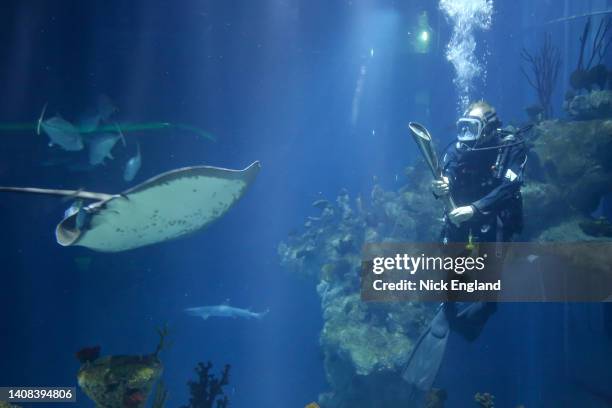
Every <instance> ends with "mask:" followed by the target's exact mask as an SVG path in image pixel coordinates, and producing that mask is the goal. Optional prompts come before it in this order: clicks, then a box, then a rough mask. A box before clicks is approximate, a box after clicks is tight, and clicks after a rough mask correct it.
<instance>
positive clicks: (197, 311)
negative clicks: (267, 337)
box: [185, 304, 269, 320]
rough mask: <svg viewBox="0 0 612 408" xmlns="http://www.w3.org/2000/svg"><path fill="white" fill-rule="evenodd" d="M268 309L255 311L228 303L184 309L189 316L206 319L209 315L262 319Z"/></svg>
mask: <svg viewBox="0 0 612 408" xmlns="http://www.w3.org/2000/svg"><path fill="white" fill-rule="evenodd" d="M268 312H269V310H266V311H263V312H260V313H257V312H252V311H250V310H248V309H241V308H238V307H233V306H230V305H228V304H222V305H217V306H199V307H190V308H187V309H185V313H187V314H188V315H189V316H195V317H201V318H202V319H204V320H206V319H208V318H209V317H232V318H234V319H235V318H238V317H240V318H243V319H257V320H261V319H263V318H264V317H265V316H266V315H267V314H268Z"/></svg>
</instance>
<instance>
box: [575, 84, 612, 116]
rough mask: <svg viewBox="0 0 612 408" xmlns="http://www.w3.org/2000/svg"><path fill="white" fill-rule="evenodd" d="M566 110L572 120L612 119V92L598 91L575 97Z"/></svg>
mask: <svg viewBox="0 0 612 408" xmlns="http://www.w3.org/2000/svg"><path fill="white" fill-rule="evenodd" d="M564 108H565V110H566V111H567V113H568V115H570V117H571V118H572V119H576V120H588V119H605V118H610V117H612V91H610V90H597V91H591V92H589V93H585V94H580V95H576V96H573V97H572V98H570V99H569V100H567V101H565V103H564Z"/></svg>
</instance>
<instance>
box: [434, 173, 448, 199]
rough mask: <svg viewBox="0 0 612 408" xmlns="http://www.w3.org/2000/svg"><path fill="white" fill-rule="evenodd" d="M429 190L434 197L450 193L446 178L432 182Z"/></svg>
mask: <svg viewBox="0 0 612 408" xmlns="http://www.w3.org/2000/svg"><path fill="white" fill-rule="evenodd" d="M431 190H432V191H433V193H434V195H435V196H436V197H440V196H444V195H447V194H448V193H449V191H450V188H449V186H448V177H446V176H442V179H441V180H434V181H433V182H432V183H431Z"/></svg>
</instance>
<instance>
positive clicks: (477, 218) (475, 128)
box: [402, 101, 528, 393]
mask: <svg viewBox="0 0 612 408" xmlns="http://www.w3.org/2000/svg"><path fill="white" fill-rule="evenodd" d="M500 126H501V121H500V120H499V118H498V117H497V114H496V112H495V109H494V108H493V107H492V106H491V105H489V104H488V103H487V102H484V101H479V102H475V103H472V104H471V105H470V106H469V107H468V109H467V110H466V111H465V113H464V115H463V117H461V118H460V119H459V120H458V121H457V131H458V133H457V140H456V141H455V142H453V143H452V144H451V145H449V146H448V148H447V149H446V152H445V154H444V156H443V158H442V161H441V171H442V178H441V179H438V180H435V181H434V182H433V184H432V190H433V194H434V196H435V197H436V198H447V199H451V198H452V199H451V200H450V202H453V203H454V209H452V210H451V211H449V212H448V214H446V215H445V219H444V227H443V230H442V234H441V235H442V236H441V239H442V242H443V243H444V244H447V243H468V244H469V245H472V243H474V242H483V243H498V242H508V241H511V240H512V237H513V236H514V235H515V234H517V233H519V232H521V229H522V215H523V214H522V213H523V211H522V197H521V191H520V188H521V185H522V183H523V172H524V168H525V163H526V161H527V147H526V145H525V142H524V140H523V139H522V138H521V137H520V134H521V133H522V132H524V131H525V130H527V129H528V128H525V129H521V130H520V131H518V132H513V131H511V130H503V129H500ZM501 261H503V257H500V262H501ZM496 309H497V306H496V303H494V302H482V301H481V302H474V303H456V302H452V301H447V302H445V303H443V304H442V305H441V306H440V308H439V309H438V312H437V313H436V316H435V317H434V318H433V320H432V322H431V323H430V325H429V327H428V328H427V329H426V330H425V332H424V333H423V334H422V335H421V337H420V338H419V340H418V342H417V343H416V344H415V346H414V349H413V351H412V354H411V356H410V357H409V359H408V362H407V364H406V366H405V369H404V372H403V375H402V376H403V378H404V380H406V381H407V382H408V383H409V384H410V385H411V386H412V387H413V391H420V392H422V393H426V392H427V391H429V390H430V389H431V387H432V385H433V382H434V380H435V377H436V375H437V373H438V369H439V367H440V365H441V363H442V359H443V357H444V351H445V349H446V343H447V340H448V335H449V333H450V331H451V330H452V331H454V332H457V333H459V334H460V335H462V336H463V337H464V338H466V339H467V340H469V341H473V340H475V339H476V338H477V337H478V336H479V334H480V332H481V331H482V329H483V327H484V325H485V323H486V322H487V320H488V319H489V317H490V316H491V315H492V314H493V313H494V312H495V311H496Z"/></svg>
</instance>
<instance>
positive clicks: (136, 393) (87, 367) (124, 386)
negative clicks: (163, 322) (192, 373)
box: [77, 329, 167, 408]
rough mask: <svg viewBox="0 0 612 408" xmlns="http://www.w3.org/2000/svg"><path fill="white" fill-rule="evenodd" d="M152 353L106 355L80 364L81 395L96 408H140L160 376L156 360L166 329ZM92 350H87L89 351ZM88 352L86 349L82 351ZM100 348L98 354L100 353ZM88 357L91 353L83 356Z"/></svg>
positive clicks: (159, 365) (158, 361)
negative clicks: (84, 395)
mask: <svg viewBox="0 0 612 408" xmlns="http://www.w3.org/2000/svg"><path fill="white" fill-rule="evenodd" d="M158 333H159V335H160V340H159V344H158V346H157V348H156V350H155V352H154V353H152V354H148V355H142V356H141V355H138V356H125V355H119V356H105V357H96V358H95V359H93V360H89V359H86V360H84V361H82V365H81V368H80V369H79V372H78V373H77V380H78V383H79V386H80V387H81V389H82V390H83V392H84V393H85V394H86V395H87V396H88V397H89V398H91V399H92V400H93V401H94V402H95V403H96V405H97V407H99V408H118V407H126V408H142V407H144V406H145V404H146V401H147V398H148V396H149V394H150V393H151V390H152V388H153V384H155V382H156V381H157V380H158V379H159V378H160V377H161V374H162V371H163V366H162V364H161V361H160V360H159V358H158V355H159V352H160V351H161V350H162V348H163V346H164V338H165V336H166V335H167V329H160V330H159V331H158ZM92 349H93V350H94V351H95V349H96V347H94V348H90V349H89V350H90V351H91V350H92ZM85 350H87V349H85ZM99 351H100V350H99V347H97V352H98V354H99ZM86 354H90V353H86Z"/></svg>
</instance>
